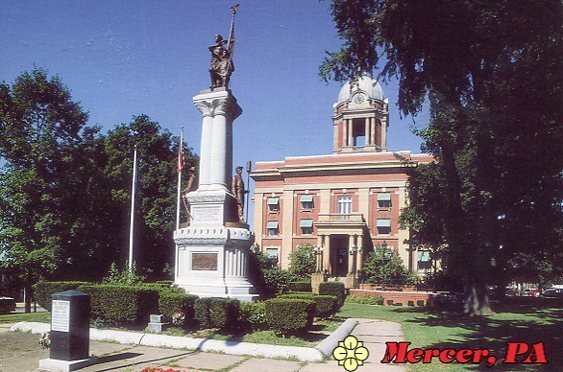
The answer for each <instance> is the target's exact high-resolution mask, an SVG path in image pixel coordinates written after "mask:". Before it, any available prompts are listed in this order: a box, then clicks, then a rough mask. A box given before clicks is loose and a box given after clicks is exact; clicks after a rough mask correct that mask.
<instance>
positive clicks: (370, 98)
mask: <svg viewBox="0 0 563 372" xmlns="http://www.w3.org/2000/svg"><path fill="white" fill-rule="evenodd" d="M388 102H389V101H388V99H387V98H385V97H384V94H383V89H382V88H381V85H379V83H378V82H377V81H376V80H374V79H372V78H371V77H369V76H367V75H364V76H362V77H360V78H359V79H357V80H354V81H351V82H348V83H346V84H344V86H343V87H342V88H341V89H340V93H339V94H338V101H337V102H336V103H335V104H334V106H333V107H334V114H333V116H332V122H333V128H334V144H333V151H332V152H333V153H335V154H336V153H345V152H359V151H362V152H381V151H387V127H388V126H389V122H388V118H389V112H388V106H389V104H388Z"/></svg>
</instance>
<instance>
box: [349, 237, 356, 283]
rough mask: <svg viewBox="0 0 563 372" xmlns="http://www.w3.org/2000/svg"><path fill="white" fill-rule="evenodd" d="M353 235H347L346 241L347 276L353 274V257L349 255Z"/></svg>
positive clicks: (352, 245) (352, 243)
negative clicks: (347, 240)
mask: <svg viewBox="0 0 563 372" xmlns="http://www.w3.org/2000/svg"><path fill="white" fill-rule="evenodd" d="M354 238H355V235H349V236H348V239H349V242H348V274H353V273H354V255H351V254H350V250H351V249H352V247H354V240H355V239H354Z"/></svg>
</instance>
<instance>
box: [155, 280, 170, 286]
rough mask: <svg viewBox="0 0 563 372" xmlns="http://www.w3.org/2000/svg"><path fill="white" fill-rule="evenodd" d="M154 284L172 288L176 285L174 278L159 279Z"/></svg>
mask: <svg viewBox="0 0 563 372" xmlns="http://www.w3.org/2000/svg"><path fill="white" fill-rule="evenodd" d="M154 284H156V285H159V286H162V287H164V288H170V287H172V286H173V285H174V281H173V280H157V281H156V282H155V283H154Z"/></svg>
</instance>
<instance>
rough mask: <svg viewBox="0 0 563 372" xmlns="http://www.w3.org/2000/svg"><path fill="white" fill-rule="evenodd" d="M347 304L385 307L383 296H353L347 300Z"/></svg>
mask: <svg viewBox="0 0 563 372" xmlns="http://www.w3.org/2000/svg"><path fill="white" fill-rule="evenodd" d="M346 302H352V303H355V304H363V305H383V297H381V296H377V297H371V296H366V297H353V296H348V297H347V298H346Z"/></svg>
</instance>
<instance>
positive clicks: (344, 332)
mask: <svg viewBox="0 0 563 372" xmlns="http://www.w3.org/2000/svg"><path fill="white" fill-rule="evenodd" d="M358 323H359V322H358V320H356V319H346V320H345V321H344V323H342V325H341V326H340V327H338V328H337V329H336V331H334V332H332V333H331V334H330V336H328V337H327V338H325V339H324V340H322V341H321V342H320V343H319V344H318V345H317V346H315V349H317V350H318V351H320V352H321V353H322V354H323V355H324V356H325V357H330V356H331V355H332V351H333V350H334V349H335V348H336V347H337V346H338V342H340V341H342V340H344V339H345V338H346V336H348V335H349V334H350V333H352V330H353V329H354V328H355V327H356V325H358Z"/></svg>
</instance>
